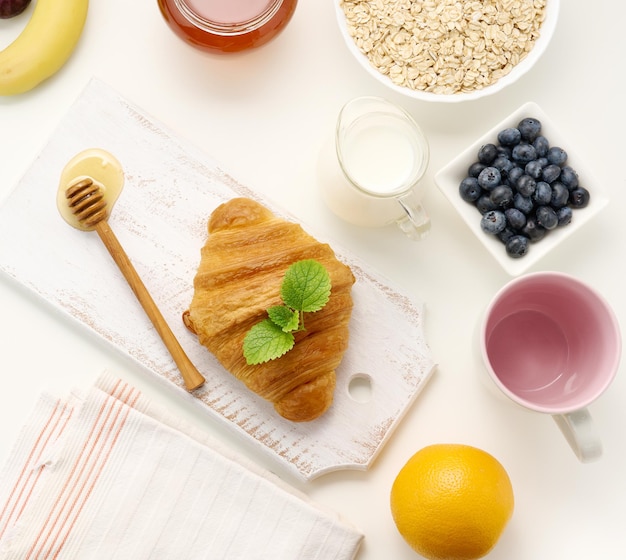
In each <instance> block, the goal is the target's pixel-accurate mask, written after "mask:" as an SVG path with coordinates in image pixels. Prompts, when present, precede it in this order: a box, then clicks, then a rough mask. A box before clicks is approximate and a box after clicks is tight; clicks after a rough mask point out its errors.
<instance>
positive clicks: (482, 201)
mask: <svg viewBox="0 0 626 560" xmlns="http://www.w3.org/2000/svg"><path fill="white" fill-rule="evenodd" d="M476 208H477V209H478V211H479V212H480V213H481V214H486V213H487V212H490V211H491V210H495V209H496V208H497V206H496V205H495V204H494V203H493V202H492V200H491V198H490V197H489V195H487V194H483V195H482V196H480V197H479V199H478V200H477V201H476Z"/></svg>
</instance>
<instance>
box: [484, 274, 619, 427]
mask: <svg viewBox="0 0 626 560" xmlns="http://www.w3.org/2000/svg"><path fill="white" fill-rule="evenodd" d="M535 278H549V279H561V280H565V281H567V282H569V283H571V284H574V285H576V286H578V287H579V288H582V289H584V290H585V291H587V292H588V293H589V294H591V295H592V296H593V297H594V298H595V299H596V300H597V302H598V303H599V304H600V305H601V306H602V308H603V309H604V312H605V314H606V317H607V320H608V323H609V324H610V325H611V327H612V328H611V332H612V333H613V334H614V338H615V352H614V355H613V359H612V363H611V367H610V371H609V373H608V374H607V375H605V377H604V379H603V380H602V382H601V383H599V384H598V388H597V389H596V391H594V392H593V393H591V394H590V395H589V396H588V397H587V398H586V399H585V400H584V401H581V402H579V403H577V404H575V405H571V406H558V405H554V406H546V405H540V404H537V403H534V402H532V401H529V400H527V399H524V398H523V397H521V396H520V395H518V394H516V393H515V392H513V391H512V390H511V389H509V388H508V387H507V386H506V385H505V384H504V383H503V382H502V381H501V380H500V378H499V377H498V375H497V374H496V372H495V371H494V369H493V367H492V366H491V362H490V359H489V355H488V352H487V344H486V342H487V336H486V335H487V326H488V323H489V319H490V317H491V314H492V312H493V310H494V308H495V306H496V305H497V304H498V303H499V302H500V301H501V300H502V296H503V295H505V294H506V293H507V292H509V291H511V289H513V288H515V287H516V286H518V285H519V284H524V283H526V282H528V281H529V280H533V279H535ZM479 332H480V350H481V357H482V360H483V366H484V367H485V368H486V370H487V374H488V375H489V378H490V379H491V381H492V382H493V383H495V385H496V386H497V388H498V389H499V390H500V391H501V392H502V393H503V394H504V395H505V396H507V397H508V398H509V399H510V400H511V401H513V402H514V403H516V404H518V405H520V406H522V407H524V408H526V409H529V410H534V411H536V412H542V413H546V414H553V415H554V414H567V413H570V412H574V411H576V410H581V409H583V408H585V407H587V406H588V405H590V404H591V403H592V402H594V401H595V400H596V399H597V398H598V397H600V395H602V393H604V392H605V391H606V390H607V388H608V387H609V386H610V385H611V383H612V382H613V380H614V379H615V377H616V375H617V372H618V370H619V365H620V361H621V355H622V337H621V329H620V325H619V321H618V319H617V314H616V313H615V310H614V309H613V307H612V306H611V305H610V304H609V302H608V300H607V299H606V298H605V297H604V296H603V295H602V294H601V293H600V292H599V291H598V290H596V289H595V288H593V287H592V286H591V285H589V284H587V283H586V282H584V281H582V280H580V279H579V278H576V277H575V276H572V275H571V274H567V273H564V272H557V271H539V272H532V273H528V274H525V275H523V276H519V277H517V278H514V279H512V280H509V281H508V282H507V283H505V284H504V285H503V286H501V287H500V288H499V289H498V290H497V292H496V293H495V294H494V295H493V296H492V298H491V300H490V301H489V304H488V305H487V307H486V309H485V311H484V313H483V316H482V319H481V323H480V331H479ZM608 369H609V368H607V371H608Z"/></svg>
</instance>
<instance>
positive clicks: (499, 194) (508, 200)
mask: <svg viewBox="0 0 626 560" xmlns="http://www.w3.org/2000/svg"><path fill="white" fill-rule="evenodd" d="M489 198H491V202H493V203H494V204H495V205H496V206H497V207H498V208H509V207H510V206H511V205H512V204H513V189H512V188H511V187H508V186H506V185H498V186H497V187H496V188H495V189H493V190H492V191H491V194H490V195H489Z"/></svg>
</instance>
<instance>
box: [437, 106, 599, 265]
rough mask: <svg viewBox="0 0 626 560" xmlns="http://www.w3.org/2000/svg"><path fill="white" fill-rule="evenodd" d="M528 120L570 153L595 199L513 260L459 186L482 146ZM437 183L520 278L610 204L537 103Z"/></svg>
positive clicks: (476, 145) (471, 149)
mask: <svg viewBox="0 0 626 560" xmlns="http://www.w3.org/2000/svg"><path fill="white" fill-rule="evenodd" d="M526 117H534V118H536V119H539V120H540V121H541V125H542V126H541V134H542V135H543V136H545V137H546V138H547V139H548V141H549V142H550V146H559V147H561V148H563V149H564V150H565V151H566V152H567V155H568V158H567V163H566V164H567V165H570V166H571V167H572V168H573V169H574V170H575V171H576V172H577V173H578V177H579V181H580V185H581V186H583V187H585V188H586V189H587V190H588V191H589V193H590V195H591V197H590V201H589V204H588V205H587V206H586V207H585V208H577V209H574V213H573V218H572V221H571V223H569V224H568V225H566V226H562V227H557V228H556V229H554V230H552V231H550V232H549V233H548V235H546V236H545V237H544V238H543V239H542V240H540V241H537V242H535V243H531V244H530V247H529V250H528V253H527V254H526V255H524V256H523V257H520V258H513V257H510V256H509V255H507V253H506V250H505V246H504V243H502V242H501V241H500V240H499V239H498V238H497V237H496V236H493V235H489V234H487V233H485V232H483V230H482V229H481V227H480V218H481V214H480V212H479V211H478V210H477V209H476V207H475V206H474V205H473V204H472V203H469V202H466V201H464V200H463V199H462V198H461V196H460V194H459V184H460V183H461V181H462V180H463V179H464V178H465V177H467V170H468V168H469V166H470V165H471V164H472V163H474V162H475V161H477V160H478V150H479V149H480V148H481V146H483V145H485V144H489V143H493V144H497V136H498V133H499V132H500V131H501V130H503V129H505V128H508V127H516V126H517V125H518V124H519V122H520V121H521V120H522V119H524V118H526ZM435 183H436V184H437V186H438V187H439V189H440V190H441V192H442V193H443V194H444V195H445V197H446V198H447V199H448V200H449V201H450V203H451V204H452V206H453V207H454V208H455V209H456V211H457V212H458V214H459V216H460V217H461V219H463V221H464V222H465V223H466V224H467V227H469V229H470V230H471V231H472V233H473V234H474V235H475V236H476V237H477V238H478V240H479V241H480V242H481V243H482V244H483V246H484V247H485V249H487V251H489V253H491V255H492V256H493V257H494V259H496V261H497V262H498V263H499V264H500V265H501V266H502V268H504V270H505V271H506V272H508V273H509V274H510V275H511V276H518V275H520V274H522V273H524V272H525V271H526V270H527V269H528V268H530V267H531V266H533V265H535V264H536V263H537V262H538V261H540V260H541V259H543V258H544V257H545V256H546V255H547V254H548V253H550V252H552V251H554V250H555V249H556V247H557V246H558V245H560V244H561V243H562V242H563V240H564V239H566V238H568V237H569V236H570V235H572V234H573V233H574V232H576V231H578V230H579V229H580V228H581V227H583V226H584V225H585V224H586V223H587V222H589V220H591V219H592V218H593V217H594V216H596V215H597V214H598V212H600V210H602V208H604V207H605V206H606V205H607V204H608V201H609V199H608V197H607V196H606V194H605V193H604V192H603V191H602V189H601V188H600V185H599V182H598V181H597V180H596V179H595V178H594V177H593V174H592V172H591V170H590V169H589V167H587V166H586V165H585V164H584V162H583V160H582V159H581V158H580V157H579V156H578V155H577V154H576V152H575V151H574V148H573V146H572V145H571V142H570V140H569V139H568V138H566V137H565V136H564V135H563V134H561V133H560V132H559V131H558V129H557V127H556V126H555V125H554V123H553V122H552V120H550V118H549V117H548V116H547V115H546V114H545V113H544V112H543V111H542V110H541V108H540V107H539V106H538V105H537V104H536V103H533V102H528V103H525V104H524V105H522V106H521V107H520V108H519V109H517V110H516V111H515V112H513V113H512V114H511V115H509V116H508V117H507V118H506V119H504V120H503V121H501V122H500V123H498V124H497V125H496V126H494V127H493V128H492V129H491V130H489V131H488V132H486V133H485V134H483V135H482V136H480V137H479V138H478V139H477V140H476V141H475V142H473V143H472V144H471V145H470V146H468V147H467V148H466V149H465V150H463V152H461V153H460V154H459V155H458V156H457V157H455V158H454V159H453V160H452V161H451V162H450V163H448V164H447V165H446V166H445V167H443V168H442V169H441V170H439V171H438V172H437V173H436V174H435Z"/></svg>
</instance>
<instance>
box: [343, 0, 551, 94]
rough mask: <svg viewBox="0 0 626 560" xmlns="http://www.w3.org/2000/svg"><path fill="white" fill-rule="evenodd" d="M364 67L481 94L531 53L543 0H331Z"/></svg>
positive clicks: (411, 84) (441, 90)
mask: <svg viewBox="0 0 626 560" xmlns="http://www.w3.org/2000/svg"><path fill="white" fill-rule="evenodd" d="M338 1H339V4H340V6H341V8H342V9H343V12H344V13H345V16H346V21H347V24H348V32H349V33H350V35H351V36H352V38H353V39H354V42H355V44H356V46H357V47H358V48H359V50H360V51H361V52H362V53H363V54H364V55H365V56H366V57H367V58H368V60H369V62H370V64H371V65H372V66H373V67H374V68H375V69H376V70H378V71H379V72H380V73H381V74H383V75H385V76H387V77H389V79H390V80H391V81H392V82H393V83H394V84H396V85H398V86H403V87H407V88H410V89H414V90H421V91H427V92H432V93H437V94H455V93H463V92H471V91H475V90H478V89H482V88H484V87H486V86H489V85H491V84H493V83H495V82H497V81H498V80H499V79H500V78H502V77H503V76H505V75H506V74H508V73H509V72H510V71H511V70H512V69H513V67H514V66H515V65H517V64H518V63H519V62H520V61H521V60H523V59H524V57H525V56H526V55H527V54H528V53H529V52H530V50H531V49H532V48H533V46H534V44H535V41H536V40H537V38H538V37H539V33H540V28H541V24H542V23H543V20H544V18H545V6H546V2H547V1H549V0H338Z"/></svg>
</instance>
